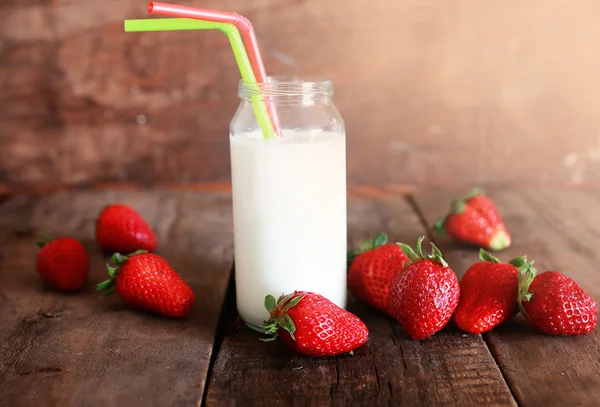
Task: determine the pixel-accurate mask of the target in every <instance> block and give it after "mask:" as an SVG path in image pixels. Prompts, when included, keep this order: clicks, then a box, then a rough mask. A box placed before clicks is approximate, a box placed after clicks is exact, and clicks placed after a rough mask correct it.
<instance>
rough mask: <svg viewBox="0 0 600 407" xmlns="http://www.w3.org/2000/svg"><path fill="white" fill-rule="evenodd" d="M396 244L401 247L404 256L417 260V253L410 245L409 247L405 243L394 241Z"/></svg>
mask: <svg viewBox="0 0 600 407" xmlns="http://www.w3.org/2000/svg"><path fill="white" fill-rule="evenodd" d="M396 244H397V245H398V246H400V248H401V249H402V251H403V252H404V254H406V257H408V259H409V260H410V261H416V260H419V256H417V253H415V251H414V250H413V249H412V247H410V246H409V245H407V244H405V243H396Z"/></svg>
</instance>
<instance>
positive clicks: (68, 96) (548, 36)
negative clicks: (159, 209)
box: [0, 0, 600, 193]
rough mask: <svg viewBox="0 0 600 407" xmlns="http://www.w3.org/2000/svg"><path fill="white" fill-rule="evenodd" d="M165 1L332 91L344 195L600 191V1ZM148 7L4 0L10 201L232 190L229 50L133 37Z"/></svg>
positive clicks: (0, 47) (283, 69) (218, 42)
mask: <svg viewBox="0 0 600 407" xmlns="http://www.w3.org/2000/svg"><path fill="white" fill-rule="evenodd" d="M172 2H173V3H176V4H182V5H193V6H198V7H205V8H219V9H224V10H230V11H236V12H239V13H240V14H244V15H246V16H247V17H248V18H249V19H250V20H251V21H252V22H253V23H254V26H255V30H256V34H257V36H258V39H259V41H260V45H261V50H262V52H263V56H264V59H265V64H266V67H267V72H268V73H269V74H295V75H315V74H316V75H327V76H330V77H331V78H332V79H333V81H334V85H335V91H336V94H335V103H336V105H337V106H338V108H339V110H340V112H341V114H342V116H343V117H344V118H345V121H346V126H347V137H348V182H349V184H350V188H355V189H361V188H362V189H366V190H368V189H369V188H373V189H384V190H399V191H403V190H421V189H440V188H457V187H459V188H462V187H464V188H468V187H471V186H472V185H473V184H480V185H484V186H486V185H512V184H515V183H520V184H532V185H534V184H561V185H582V184H592V183H597V182H598V181H600V171H599V170H600V103H599V101H598V97H599V96H600V81H599V80H598V78H597V77H598V73H599V72H600V24H598V16H599V15H600V2H598V1H595V0H580V1H576V2H573V1H569V0H529V1H525V2H524V1H517V0H508V1H503V2H484V1H480V0H454V1H438V0H418V1H417V0H387V1H386V0H368V1H364V0H346V1H341V0H221V1H218V0H203V1H200V0H194V1H184V0H177V1H172ZM146 4H147V2H146V0H104V1H90V0H2V2H0V12H1V13H2V19H1V22H0V106H1V109H0V193H10V192H16V191H36V190H47V189H53V188H65V187H90V186H102V185H112V186H114V185H121V184H122V185H124V186H131V185H135V186H140V187H153V186H182V187H186V186H187V187H191V188H194V187H195V188H199V189H202V188H209V189H210V188H216V189H225V190H226V189H228V185H229V180H230V171H229V146H228V126H229V121H230V120H231V118H232V116H233V114H234V112H235V110H236V108H237V105H238V103H239V99H238V97H237V82H238V80H239V74H238V71H237V68H236V65H235V61H234V59H233V55H232V52H231V49H230V47H229V44H228V41H227V38H226V37H225V36H224V35H223V34H222V33H220V32H169V33H143V34H125V33H124V32H123V22H122V21H123V20H124V19H127V18H146V17H147V13H146ZM307 165H310V164H309V163H307Z"/></svg>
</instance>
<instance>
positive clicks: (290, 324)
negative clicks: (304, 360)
mask: <svg viewBox="0 0 600 407" xmlns="http://www.w3.org/2000/svg"><path fill="white" fill-rule="evenodd" d="M283 320H284V321H285V326H286V327H285V328H284V329H285V330H286V331H288V332H289V333H290V336H291V337H292V339H293V340H296V337H295V336H294V332H296V324H294V321H292V318H290V316H289V315H288V314H285V315H284V316H283Z"/></svg>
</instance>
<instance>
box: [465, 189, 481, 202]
mask: <svg viewBox="0 0 600 407" xmlns="http://www.w3.org/2000/svg"><path fill="white" fill-rule="evenodd" d="M477 195H485V191H484V190H483V189H481V188H479V187H475V188H473V189H471V190H470V191H469V192H467V194H466V195H465V196H464V197H463V198H462V199H463V200H464V201H468V200H469V199H473V198H475V197H476V196H477Z"/></svg>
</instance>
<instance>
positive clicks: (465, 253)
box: [416, 188, 600, 407]
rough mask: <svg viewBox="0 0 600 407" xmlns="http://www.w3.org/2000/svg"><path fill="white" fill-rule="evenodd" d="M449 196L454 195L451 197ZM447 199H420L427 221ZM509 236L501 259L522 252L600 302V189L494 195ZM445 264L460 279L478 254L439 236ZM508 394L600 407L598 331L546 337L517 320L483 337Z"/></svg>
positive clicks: (539, 402) (535, 401) (535, 402)
mask: <svg viewBox="0 0 600 407" xmlns="http://www.w3.org/2000/svg"><path fill="white" fill-rule="evenodd" d="M452 195H454V194H452ZM452 195H450V194H436V195H425V196H417V197H416V202H417V203H418V205H419V208H420V210H421V211H422V213H423V214H424V217H425V219H426V220H427V222H428V223H429V224H431V223H432V222H433V221H434V219H435V218H436V217H437V216H440V215H442V214H444V211H445V210H446V208H447V203H448V202H449V199H451V197H452ZM489 195H490V196H491V197H492V199H493V200H494V201H495V202H496V203H497V205H498V207H499V209H500V212H501V214H502V216H503V217H504V219H505V221H506V224H507V226H508V228H509V230H510V231H511V233H512V235H513V241H514V242H513V245H512V247H510V248H509V249H507V250H506V251H504V252H502V253H499V254H498V256H499V257H500V258H501V259H502V260H504V261H508V260H509V259H511V258H513V257H516V256H520V255H523V254H527V255H528V257H529V259H534V260H535V261H536V267H537V268H538V272H543V271H546V270H554V271H560V272H562V273H564V274H566V275H568V276H570V277H571V278H573V279H574V280H575V281H576V282H577V283H578V284H579V285H580V286H581V287H582V288H583V289H584V290H586V291H587V292H588V293H589V294H590V295H591V296H592V297H593V298H594V299H595V300H596V302H600V274H599V273H598V271H597V270H598V254H597V247H600V229H599V228H598V225H599V224H600V212H598V205H600V192H599V190H586V191H573V190H571V191H569V192H568V193H565V191H564V190H563V189H553V188H544V189H524V188H522V189H510V190H504V189H503V190H492V191H490V192H489ZM439 243H440V245H441V246H442V249H443V250H444V254H445V257H446V259H447V260H448V261H449V262H450V264H451V266H453V267H454V269H455V271H457V272H458V273H459V274H462V273H463V272H464V271H465V270H466V269H467V268H468V266H469V265H470V264H472V262H474V261H475V259H476V250H474V249H470V248H466V247H462V246H460V245H458V244H455V243H452V242H449V241H448V240H446V239H439ZM484 338H485V340H486V342H487V343H488V345H489V347H490V349H491V351H492V353H493V354H494V357H495V358H496V360H497V361H498V363H499V365H500V367H501V369H502V372H503V374H504V376H505V377H506V380H507V382H508V384H509V385H510V387H511V389H512V391H513V394H514V395H515V397H516V399H517V401H518V402H519V405H522V406H548V407H551V406H557V407H558V406H567V405H568V406H597V405H600V359H599V358H598V349H600V331H599V329H598V328H596V329H595V330H594V331H593V332H592V333H591V334H589V335H586V336H581V337H566V338H560V337H551V336H548V335H544V334H541V333H538V332H536V331H534V330H533V329H531V328H529V327H528V326H527V325H526V323H525V321H524V320H523V319H522V317H521V316H518V317H516V318H515V319H513V320H512V321H510V322H508V323H506V324H505V325H504V326H501V327H499V328H498V329H496V330H494V331H492V332H491V333H489V334H485V335H484Z"/></svg>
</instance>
